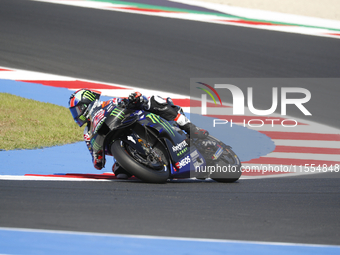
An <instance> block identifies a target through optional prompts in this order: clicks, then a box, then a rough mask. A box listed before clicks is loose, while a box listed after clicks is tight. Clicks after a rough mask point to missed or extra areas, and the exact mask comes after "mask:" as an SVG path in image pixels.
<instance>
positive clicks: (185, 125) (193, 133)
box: [174, 113, 209, 139]
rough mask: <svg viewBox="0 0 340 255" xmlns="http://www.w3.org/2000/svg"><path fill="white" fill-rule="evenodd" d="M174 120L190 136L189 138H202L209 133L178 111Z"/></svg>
mask: <svg viewBox="0 0 340 255" xmlns="http://www.w3.org/2000/svg"><path fill="white" fill-rule="evenodd" d="M174 120H175V121H176V123H177V124H178V125H179V127H180V128H181V129H182V130H184V131H185V132H186V133H187V134H188V135H189V136H190V138H201V139H204V138H206V137H207V136H208V135H209V132H208V131H207V130H205V129H203V128H199V127H197V126H196V125H195V124H193V123H191V122H190V120H189V119H188V118H187V117H186V116H185V115H184V114H182V113H178V115H177V116H176V118H175V119H174Z"/></svg>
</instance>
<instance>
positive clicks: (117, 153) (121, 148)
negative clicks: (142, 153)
mask: <svg viewBox="0 0 340 255" xmlns="http://www.w3.org/2000/svg"><path fill="white" fill-rule="evenodd" d="M127 146H129V145H128V144H127V143H124V142H123V141H121V140H116V141H115V142H114V143H113V144H112V146H111V152H112V155H114V157H115V159H116V160H117V161H118V163H119V164H120V165H121V166H122V167H123V168H124V169H125V170H126V171H128V172H129V173H130V174H132V175H134V176H135V177H137V178H138V179H140V180H142V181H144V182H150V183H164V182H166V181H167V179H168V178H169V176H170V169H169V168H168V166H167V165H166V164H163V167H161V169H152V168H150V167H147V166H146V165H144V164H141V163H140V162H138V161H137V160H136V159H134V158H133V156H132V155H130V154H129V152H128V150H127V149H130V148H131V147H130V148H128V147H127Z"/></svg>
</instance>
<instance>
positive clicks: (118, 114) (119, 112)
mask: <svg viewBox="0 0 340 255" xmlns="http://www.w3.org/2000/svg"><path fill="white" fill-rule="evenodd" d="M110 115H113V116H116V117H117V118H119V119H120V120H122V119H124V116H123V115H125V113H124V112H123V111H122V110H119V109H117V108H115V109H113V110H112V112H111V114H110Z"/></svg>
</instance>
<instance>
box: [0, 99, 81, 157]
mask: <svg viewBox="0 0 340 255" xmlns="http://www.w3.org/2000/svg"><path fill="white" fill-rule="evenodd" d="M82 137H83V129H82V128H79V126H78V125H77V124H76V123H75V122H74V120H73V118H72V115H71V113H70V111H69V109H67V108H65V107H62V106H58V105H54V104H50V103H42V102H39V101H35V100H31V99H26V98H22V97H18V96H14V95H11V94H7V93H0V150H15V149H36V148H42V147H49V146H55V145H62V144H68V143H74V142H77V141H81V140H82Z"/></svg>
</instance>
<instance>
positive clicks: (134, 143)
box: [92, 106, 242, 183]
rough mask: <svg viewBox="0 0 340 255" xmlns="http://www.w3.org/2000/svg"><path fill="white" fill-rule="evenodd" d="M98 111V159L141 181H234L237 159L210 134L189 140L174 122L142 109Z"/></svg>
mask: <svg viewBox="0 0 340 255" xmlns="http://www.w3.org/2000/svg"><path fill="white" fill-rule="evenodd" d="M174 107H176V106H174ZM103 111H104V112H103V115H102V116H103V118H101V120H100V122H99V123H97V125H96V126H95V129H96V133H97V136H96V138H95V140H94V141H92V142H93V143H94V145H95V144H101V145H104V146H103V147H102V148H105V150H103V155H102V156H103V157H104V158H105V154H107V155H112V156H113V157H114V158H115V159H116V161H117V162H118V163H119V164H120V165H121V166H122V167H123V168H124V169H125V170H126V171H128V172H129V173H130V174H131V175H134V176H135V177H137V178H138V179H140V180H142V181H144V182H150V183H164V182H166V181H167V180H168V179H177V178H194V177H195V178H197V179H205V178H211V179H213V180H216V181H218V182H235V181H237V180H238V179H239V178H240V176H241V173H242V172H241V162H240V160H239V158H238V157H237V155H236V154H235V153H234V152H233V151H232V149H231V147H230V146H228V145H225V144H224V143H223V142H221V141H220V140H218V139H216V138H215V137H213V136H211V135H209V136H208V137H206V138H204V139H198V138H190V137H189V136H188V134H186V133H185V132H184V131H182V130H181V129H180V128H179V127H178V125H177V123H176V122H174V121H166V120H165V119H163V118H161V117H160V116H158V115H156V114H153V113H151V112H147V111H144V110H135V109H131V108H129V107H119V106H111V107H109V108H105V110H104V109H103ZM104 162H105V161H104Z"/></svg>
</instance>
